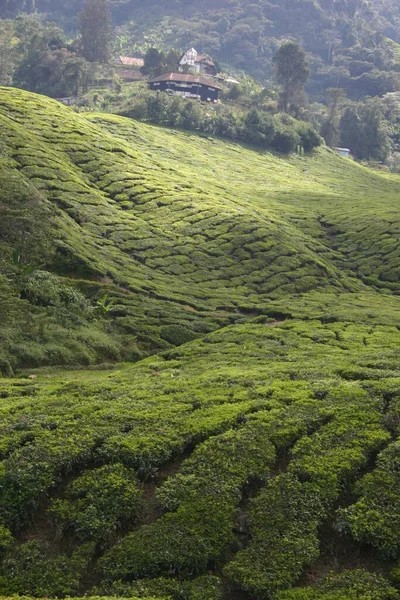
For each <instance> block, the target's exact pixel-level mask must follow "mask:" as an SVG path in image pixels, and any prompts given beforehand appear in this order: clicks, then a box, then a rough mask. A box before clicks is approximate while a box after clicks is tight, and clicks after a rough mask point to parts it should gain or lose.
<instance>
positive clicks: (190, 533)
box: [101, 422, 275, 580]
mask: <svg viewBox="0 0 400 600" xmlns="http://www.w3.org/2000/svg"><path fill="white" fill-rule="evenodd" d="M268 428H269V425H268V424H265V423H258V422H251V423H248V424H247V423H246V425H244V426H243V427H242V428H240V429H239V430H238V431H235V430H233V431H228V432H226V433H224V434H221V435H219V436H215V437H214V438H210V439H209V440H207V441H206V442H205V443H204V444H202V445H200V446H199V447H198V448H197V449H196V451H195V452H194V454H193V456H192V457H191V458H190V459H189V460H188V461H187V463H186V464H185V466H184V467H183V468H182V470H181V472H180V473H179V474H178V475H177V476H176V477H173V478H171V479H169V480H167V481H166V482H165V484H164V485H163V486H162V488H161V489H160V492H159V499H160V501H161V503H162V505H163V506H164V507H165V508H167V509H170V510H175V511H176V512H173V513H167V514H166V515H164V516H163V517H162V518H161V519H159V520H158V521H157V522H156V523H153V524H152V525H148V526H144V527H142V528H141V529H139V530H138V531H136V532H134V533H132V534H130V535H128V536H127V537H126V538H124V539H123V540H122V541H121V542H120V543H119V544H118V545H116V546H114V547H113V548H111V550H109V551H108V552H107V553H106V554H105V555H104V557H103V558H102V559H101V567H102V570H103V573H104V575H105V577H106V579H108V580H115V579H128V580H129V579H132V578H138V577H154V576H158V575H161V574H172V575H173V574H176V575H180V576H183V575H194V574H200V573H203V572H204V571H205V570H206V569H207V566H208V565H211V564H217V563H218V562H219V561H220V560H221V558H222V557H223V555H224V553H225V552H226V550H227V548H228V546H229V544H230V543H231V542H232V540H233V533H232V528H233V524H234V516H235V508H236V506H237V504H238V502H239V501H240V497H241V489H242V486H243V485H244V484H245V483H246V482H247V481H248V479H249V478H251V477H259V478H265V477H267V474H268V466H269V465H270V464H271V462H272V461H273V460H274V458H275V452H274V448H273V447H272V444H271V443H270V442H269V440H268V437H267V435H266V432H267V431H268Z"/></svg>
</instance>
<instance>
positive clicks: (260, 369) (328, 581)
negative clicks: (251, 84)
mask: <svg viewBox="0 0 400 600" xmlns="http://www.w3.org/2000/svg"><path fill="white" fill-rule="evenodd" d="M0 158H1V161H0V178H1V186H0V217H1V219H0V253H1V256H0V294H1V299H2V301H1V303H0V316H1V321H0V340H1V342H0V369H1V371H2V372H3V375H13V377H12V378H10V377H9V378H5V377H3V378H2V379H0V432H1V435H0V460H1V462H0V598H3V597H7V598H9V597H13V598H14V597H15V598H17V597H21V596H23V597H26V598H33V597H36V598H42V597H44V596H47V597H65V596H73V597H77V598H81V597H86V598H91V597H93V598H96V599H97V598H99V597H104V596H106V597H110V598H116V597H121V596H122V597H128V598H132V599H136V598H148V599H153V600H167V599H173V600H242V599H246V600H251V599H256V600H257V599H260V600H263V599H267V598H268V599H269V598H271V599H274V600H339V599H351V600H353V599H354V600H356V599H357V600H359V599H364V600H385V599H392V598H393V599H394V598H398V597H399V592H398V589H399V588H400V562H399V552H400V542H399V540H400V517H399V506H400V485H399V484H400V480H399V464H400V446H399V442H398V435H399V427H400V370H399V347H400V301H399V291H400V279H399V274H400V207H399V198H400V179H399V177H398V176H395V175H393V174H389V173H386V172H379V171H372V170H370V169H367V168H365V167H363V166H361V165H358V164H356V163H354V162H352V161H351V160H346V159H342V158H341V157H339V156H337V155H336V154H334V153H333V152H331V151H330V150H328V149H326V148H321V149H318V150H316V151H315V152H314V153H313V154H312V155H309V156H304V157H299V156H289V157H282V156H279V155H275V154H271V153H268V152H263V151H259V150H255V149H253V148H251V147H245V146H241V145H239V144H234V143H229V142H223V141H221V140H216V139H213V138H209V137H202V136H200V135H195V134H188V133H184V132H181V131H177V130H170V129H166V128H165V129H163V128H157V127H153V126H149V125H144V124H141V123H137V122H135V121H133V120H130V119H125V118H122V117H116V116H113V115H107V114H104V113H98V114H89V113H81V114H76V113H74V112H73V111H72V110H70V109H68V108H66V107H64V106H62V105H61V104H59V103H57V102H55V101H53V100H50V99H48V98H44V97H40V96H37V95H34V94H30V93H27V92H23V91H21V90H13V89H10V88H0ZM124 361H125V362H124ZM133 363H135V364H133ZM71 366H74V367H78V366H79V367H80V369H79V370H78V369H75V370H67V369H65V367H71ZM84 367H88V370H83V368H84ZM89 367H90V368H89ZM35 368H36V369H35Z"/></svg>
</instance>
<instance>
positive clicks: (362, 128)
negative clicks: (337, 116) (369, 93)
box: [340, 98, 390, 161]
mask: <svg viewBox="0 0 400 600" xmlns="http://www.w3.org/2000/svg"><path fill="white" fill-rule="evenodd" d="M340 132H341V144H343V146H347V147H348V148H350V150H351V153H352V154H353V155H354V156H355V157H356V158H359V159H372V160H378V161H383V160H385V159H386V157H387V155H388V153H389V150H390V141H389V136H388V131H387V128H386V126H385V122H384V119H383V112H382V101H381V100H380V98H367V100H365V101H364V102H357V103H353V104H351V105H349V106H348V107H347V108H346V110H345V112H344V114H343V116H342V118H341V120H340Z"/></svg>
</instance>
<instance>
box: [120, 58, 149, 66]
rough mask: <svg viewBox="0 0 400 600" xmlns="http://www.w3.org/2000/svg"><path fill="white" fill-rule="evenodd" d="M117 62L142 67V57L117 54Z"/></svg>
mask: <svg viewBox="0 0 400 600" xmlns="http://www.w3.org/2000/svg"><path fill="white" fill-rule="evenodd" d="M118 58H119V62H120V63H121V65H124V66H125V67H143V65H144V60H143V58H132V57H130V56H119V57H118Z"/></svg>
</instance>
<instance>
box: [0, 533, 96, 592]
mask: <svg viewBox="0 0 400 600" xmlns="http://www.w3.org/2000/svg"><path fill="white" fill-rule="evenodd" d="M92 553H93V546H92V545H91V544H86V545H84V546H81V547H80V548H78V550H76V551H75V552H74V553H73V554H72V555H71V556H70V557H69V558H68V557H65V556H58V557H55V558H49V557H48V555H47V553H46V552H45V551H44V550H43V549H42V548H41V547H40V545H39V544H38V543H37V542H28V543H26V544H23V545H22V546H17V547H16V548H15V549H14V550H13V551H12V552H11V553H10V554H8V555H7V556H6V557H5V559H4V561H3V564H2V566H1V568H0V594H1V595H3V596H10V595H12V594H22V595H23V594H31V595H32V596H39V597H43V596H52V597H53V596H65V595H76V594H77V593H78V590H79V584H80V580H81V578H82V576H83V574H84V573H85V571H86V569H87V566H88V563H89V560H90V559H91V556H92Z"/></svg>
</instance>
